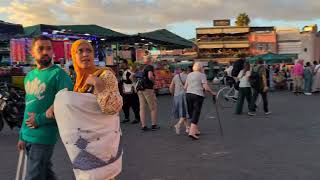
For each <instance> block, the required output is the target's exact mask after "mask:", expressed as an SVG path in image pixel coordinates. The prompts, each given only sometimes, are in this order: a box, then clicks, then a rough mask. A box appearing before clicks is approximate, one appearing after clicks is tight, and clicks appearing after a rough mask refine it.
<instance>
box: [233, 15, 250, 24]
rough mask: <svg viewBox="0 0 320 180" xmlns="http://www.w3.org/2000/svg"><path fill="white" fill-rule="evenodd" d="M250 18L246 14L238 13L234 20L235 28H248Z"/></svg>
mask: <svg viewBox="0 0 320 180" xmlns="http://www.w3.org/2000/svg"><path fill="white" fill-rule="evenodd" d="M249 24H250V18H249V16H248V15H247V14H246V13H240V14H239V16H238V17H237V20H236V25H237V26H249Z"/></svg>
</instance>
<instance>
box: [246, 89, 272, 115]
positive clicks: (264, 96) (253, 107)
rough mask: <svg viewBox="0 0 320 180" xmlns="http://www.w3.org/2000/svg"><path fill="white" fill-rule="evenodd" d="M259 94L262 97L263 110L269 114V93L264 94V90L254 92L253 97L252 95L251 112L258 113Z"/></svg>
mask: <svg viewBox="0 0 320 180" xmlns="http://www.w3.org/2000/svg"><path fill="white" fill-rule="evenodd" d="M259 94H261V96H262V101H263V109H264V112H269V109H268V97H267V92H263V90H255V89H254V90H253V95H252V101H251V108H250V111H251V112H256V107H257V106H256V101H257V99H258V96H259Z"/></svg>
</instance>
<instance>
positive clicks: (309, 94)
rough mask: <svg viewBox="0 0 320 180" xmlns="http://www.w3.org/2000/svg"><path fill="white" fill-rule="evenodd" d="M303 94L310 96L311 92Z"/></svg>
mask: <svg viewBox="0 0 320 180" xmlns="http://www.w3.org/2000/svg"><path fill="white" fill-rule="evenodd" d="M304 95H307V96H311V95H312V93H304Z"/></svg>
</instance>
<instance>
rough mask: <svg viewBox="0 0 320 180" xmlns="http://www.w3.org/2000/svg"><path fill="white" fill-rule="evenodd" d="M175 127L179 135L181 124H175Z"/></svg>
mask: <svg viewBox="0 0 320 180" xmlns="http://www.w3.org/2000/svg"><path fill="white" fill-rule="evenodd" d="M174 128H175V129H176V134H177V135H179V134H180V126H179V125H177V124H176V125H174Z"/></svg>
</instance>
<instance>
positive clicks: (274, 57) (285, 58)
mask: <svg viewBox="0 0 320 180" xmlns="http://www.w3.org/2000/svg"><path fill="white" fill-rule="evenodd" d="M295 58H296V57H295V56H292V55H286V54H274V53H271V52H269V53H266V54H262V55H258V56H253V57H249V58H247V61H248V62H249V63H251V64H252V63H256V62H257V61H258V60H263V61H264V62H265V63H266V64H277V63H293V60H294V59H295Z"/></svg>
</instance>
